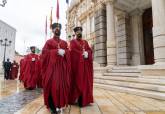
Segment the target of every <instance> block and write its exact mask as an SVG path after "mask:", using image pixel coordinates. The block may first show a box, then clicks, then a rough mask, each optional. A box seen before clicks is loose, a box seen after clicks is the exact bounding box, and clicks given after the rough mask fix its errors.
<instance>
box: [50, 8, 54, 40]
mask: <svg viewBox="0 0 165 114" xmlns="http://www.w3.org/2000/svg"><path fill="white" fill-rule="evenodd" d="M52 11H53V7H51V13H50V38H51V37H52V27H51V26H52V22H53V16H52Z"/></svg>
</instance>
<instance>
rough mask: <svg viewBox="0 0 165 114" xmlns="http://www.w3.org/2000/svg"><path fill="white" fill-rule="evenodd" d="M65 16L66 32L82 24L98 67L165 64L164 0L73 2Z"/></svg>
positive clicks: (78, 0)
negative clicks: (92, 46)
mask: <svg viewBox="0 0 165 114" xmlns="http://www.w3.org/2000/svg"><path fill="white" fill-rule="evenodd" d="M67 14H68V16H67V19H68V25H67V33H68V34H71V33H72V29H73V27H75V26H77V25H81V26H82V27H83V29H84V37H85V38H86V39H87V40H88V41H89V42H90V39H93V40H94V41H93V43H94V52H95V56H94V57H95V62H97V63H99V64H100V65H101V66H107V65H129V66H137V65H152V64H162V63H163V64H164V63H165V21H164V20H165V1H164V0H72V3H71V5H70V8H69V9H68V12H67ZM90 19H91V20H90ZM90 25H92V26H93V25H94V27H93V28H94V31H91V30H90V27H91V26H90ZM93 28H92V29H93ZM91 34H93V38H92V35H91Z"/></svg>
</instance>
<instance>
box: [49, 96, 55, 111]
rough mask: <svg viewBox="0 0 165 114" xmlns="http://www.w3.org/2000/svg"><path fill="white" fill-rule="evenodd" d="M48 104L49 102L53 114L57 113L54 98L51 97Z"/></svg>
mask: <svg viewBox="0 0 165 114" xmlns="http://www.w3.org/2000/svg"><path fill="white" fill-rule="evenodd" d="M48 102H49V107H50V109H51V111H52V112H53V113H57V111H56V107H55V106H54V103H53V98H52V96H51V95H50V96H49V99H48Z"/></svg>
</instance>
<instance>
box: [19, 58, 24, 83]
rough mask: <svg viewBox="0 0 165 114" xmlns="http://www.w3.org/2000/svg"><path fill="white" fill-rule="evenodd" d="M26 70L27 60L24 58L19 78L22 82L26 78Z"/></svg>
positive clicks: (21, 62)
mask: <svg viewBox="0 0 165 114" xmlns="http://www.w3.org/2000/svg"><path fill="white" fill-rule="evenodd" d="M24 69H25V58H22V59H21V60H20V76H19V80H20V82H21V81H23V78H24Z"/></svg>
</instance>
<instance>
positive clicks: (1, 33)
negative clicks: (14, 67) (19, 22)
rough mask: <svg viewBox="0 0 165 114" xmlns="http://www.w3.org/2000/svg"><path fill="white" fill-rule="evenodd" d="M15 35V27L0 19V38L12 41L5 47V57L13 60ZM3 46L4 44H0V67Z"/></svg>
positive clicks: (0, 64) (2, 57) (0, 65)
mask: <svg viewBox="0 0 165 114" xmlns="http://www.w3.org/2000/svg"><path fill="white" fill-rule="evenodd" d="M15 37H16V29H15V28H13V27H12V26H10V25H8V24H7V23H5V22H3V21H1V20H0V40H3V41H4V39H6V38H7V39H8V41H12V42H11V45H10V46H7V47H6V57H5V58H6V59H7V58H9V59H10V61H13V59H14V56H15ZM3 43H4V42H3ZM8 44H9V43H8ZM4 48H5V47H4V46H2V45H0V68H1V67H2V62H3V59H4Z"/></svg>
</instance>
